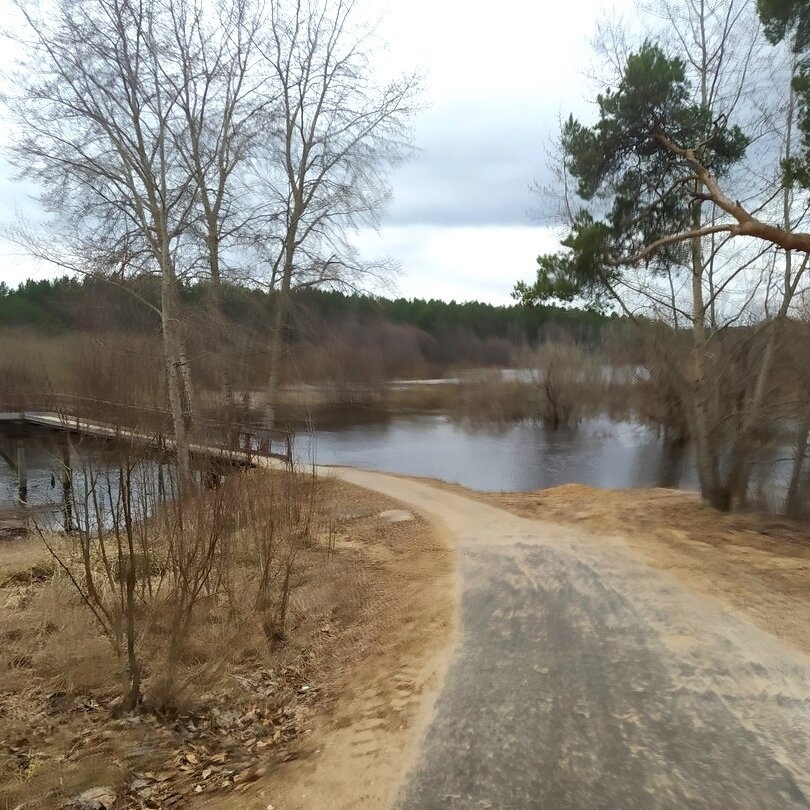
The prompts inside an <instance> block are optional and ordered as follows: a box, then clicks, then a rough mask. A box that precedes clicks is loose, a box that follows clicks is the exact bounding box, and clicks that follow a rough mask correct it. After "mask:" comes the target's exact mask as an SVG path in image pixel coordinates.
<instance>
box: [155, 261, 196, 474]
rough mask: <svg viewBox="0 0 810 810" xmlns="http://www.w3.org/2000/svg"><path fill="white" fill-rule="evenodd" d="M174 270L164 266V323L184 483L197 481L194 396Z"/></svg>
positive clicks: (164, 345) (162, 285)
mask: <svg viewBox="0 0 810 810" xmlns="http://www.w3.org/2000/svg"><path fill="white" fill-rule="evenodd" d="M174 294H175V291H174V274H173V273H171V271H170V270H169V268H168V267H164V268H163V273H162V277H161V307H160V313H161V327H162V330H163V357H164V360H165V363H166V380H167V384H168V389H169V408H170V410H171V414H172V426H173V428H174V443H175V451H176V453H177V467H178V470H179V472H180V480H181V482H182V484H183V485H188V484H191V483H192V482H193V477H192V474H191V457H190V453H189V442H188V428H187V420H186V407H184V404H183V403H184V398H185V397H188V396H190V393H191V392H190V391H189V390H188V389H185V397H184V376H187V374H188V370H187V369H186V370H185V372H184V371H183V368H184V366H185V365H186V364H185V362H184V361H185V353H184V352H183V351H182V342H181V340H180V335H179V332H178V328H177V318H176V316H175V308H176V307H175V301H174Z"/></svg>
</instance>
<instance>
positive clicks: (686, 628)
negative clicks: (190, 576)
mask: <svg viewBox="0 0 810 810" xmlns="http://www.w3.org/2000/svg"><path fill="white" fill-rule="evenodd" d="M332 472H333V473H334V474H336V475H338V476H339V477H341V478H343V479H345V480H347V481H349V482H351V483H354V484H357V485H359V486H362V487H366V488H368V489H371V490H376V491H378V492H381V493H383V494H385V495H389V496H391V497H393V498H396V499H398V500H400V501H402V502H404V503H405V504H408V505H409V506H410V507H411V508H413V509H414V510H417V511H419V512H420V513H421V514H423V515H425V516H427V517H428V518H429V519H431V520H433V521H436V522H437V523H439V524H440V525H442V526H443V527H444V529H445V530H446V531H447V532H448V533H449V534H450V536H452V537H453V538H454V539H455V541H456V543H457V546H458V553H459V569H460V575H461V616H460V630H459V641H458V647H457V649H456V652H455V655H454V657H453V659H452V661H451V663H450V665H449V669H448V671H447V675H446V678H445V680H444V684H443V686H442V688H441V692H440V694H439V697H438V700H437V702H436V705H435V710H434V713H433V716H432V719H431V720H430V722H429V724H428V725H427V732H426V734H425V737H424V739H423V741H422V743H421V747H420V748H419V753H418V754H417V757H416V761H415V763H414V764H413V766H412V767H411V768H410V770H409V771H408V773H407V775H406V777H405V780H404V783H403V786H402V789H401V791H400V793H399V798H398V800H397V803H396V806H397V807H398V808H402V809H407V810H411V808H413V809H414V810H416V809H417V808H418V809H419V810H431V809H432V808H443V809H445V808H451V809H452V808H465V810H467V809H470V810H472V809H474V808H502V809H505V808H555V809H556V810H563V809H564V808H642V809H645V810H646V808H673V809H674V808H718V810H719V809H720V808H724V809H725V808H751V810H754V808H756V809H757V810H763V809H764V808H792V807H810V747H809V746H810V659H808V658H807V657H806V656H804V655H803V654H802V653H801V652H799V651H798V650H795V649H793V648H791V647H789V646H787V645H786V644H785V643H784V642H781V641H779V640H777V639H775V638H774V637H773V636H771V635H769V634H767V633H765V632H763V631H762V630H760V629H758V628H756V627H755V626H754V625H752V624H750V623H749V622H748V621H747V620H745V619H744V618H742V617H740V616H738V615H736V614H734V613H732V612H730V611H729V610H728V609H727V608H726V607H724V606H723V605H721V604H720V603H719V602H716V601H714V600H712V599H709V598H706V597H704V596H701V595H700V594H698V593H697V592H695V591H692V590H689V589H688V588H686V587H685V586H684V585H682V584H681V583H679V582H678V581H676V580H675V579H673V578H672V577H670V576H669V575H668V574H666V573H665V572H661V571H658V570H656V569H654V568H652V567H651V566H649V565H647V564H646V563H645V562H644V561H643V560H642V559H641V558H640V557H639V556H637V555H634V554H633V552H632V550H631V549H630V548H629V547H628V546H627V545H626V544H625V543H624V542H623V541H621V540H620V539H615V540H611V539H606V538H604V537H594V536H590V535H588V534H586V533H584V532H582V531H579V530H575V529H566V528H561V527H559V526H555V525H553V524H547V523H543V522H541V521H537V520H528V519H525V518H521V517H517V516H515V515H512V514H509V513H507V512H504V511H502V510H500V509H497V508H494V507H492V506H489V505H486V504H483V503H480V502H476V501H473V500H470V499H468V498H465V497H462V496H460V495H456V494H453V493H450V492H447V491H443V490H441V489H437V488H436V487H433V486H430V485H429V484H426V483H422V482H417V481H412V480H407V479H402V478H396V477H391V476H385V475H381V474H377V473H369V472H362V471H358V470H349V469H345V470H339V471H338V470H334V471H332Z"/></svg>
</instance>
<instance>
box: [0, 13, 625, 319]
mask: <svg viewBox="0 0 810 810" xmlns="http://www.w3.org/2000/svg"><path fill="white" fill-rule="evenodd" d="M7 2H8V0H0V8H2V6H3V5H5V4H6V3H7ZM605 5H606V4H605V2H600V0H568V2H566V3H559V4H558V3H555V4H545V3H529V2H526V0H499V2H498V3H494V4H486V6H484V4H474V3H470V2H469V0H467V2H460V0H390V2H389V3H388V12H387V15H386V17H385V19H384V22H383V24H382V30H381V33H382V35H383V36H384V38H385V39H387V40H388V42H389V50H388V52H387V54H386V55H385V60H386V62H388V63H389V64H387V65H386V67H387V68H388V69H396V68H397V67H401V68H402V69H403V70H412V69H414V68H417V69H420V70H421V71H422V72H423V73H424V75H425V79H426V82H425V85H426V87H425V94H424V103H425V109H424V111H423V112H421V113H420V114H419V115H418V116H417V118H416V119H415V121H414V136H415V138H414V140H415V145H416V147H417V149H418V151H417V153H416V155H415V156H414V157H413V158H412V159H411V160H410V161H409V162H408V163H406V164H405V165H403V166H402V167H401V168H399V169H398V170H397V171H396V172H395V173H394V174H393V175H392V178H391V180H392V185H393V192H394V198H393V201H392V205H391V207H390V210H389V211H388V214H387V216H386V217H385V219H384V222H383V227H382V228H381V230H380V232H379V233H376V232H372V231H369V232H362V233H360V234H358V238H357V244H358V246H359V247H360V249H361V252H362V253H363V254H364V255H366V256H368V257H369V258H373V257H378V256H389V257H391V258H392V259H394V260H395V261H396V262H398V263H399V265H400V267H401V274H400V275H399V277H398V278H397V279H395V281H394V289H393V292H395V293H396V294H400V295H404V296H406V297H422V298H431V297H435V298H443V299H446V300H450V299H455V300H457V301H464V300H474V299H477V300H482V301H490V302H493V303H508V302H509V300H510V298H509V293H510V291H511V289H512V287H513V286H514V283H515V281H516V280H517V279H519V278H525V279H529V278H531V277H532V275H533V269H534V263H535V262H534V260H535V257H536V256H537V254H538V253H541V252H543V251H547V250H552V249H554V247H555V246H556V244H557V243H556V239H555V235H556V231H555V230H554V229H553V228H552V227H550V224H549V221H548V220H545V221H543V220H538V219H537V217H536V216H534V215H533V214H532V211H533V209H538V208H540V209H542V208H543V201H542V200H540V199H539V198H538V196H537V195H536V194H534V193H532V192H531V191H530V186H532V184H533V183H534V182H535V181H538V182H540V183H541V184H542V183H545V182H547V180H548V169H547V168H546V163H547V155H546V150H547V147H548V143H549V140H550V138H551V137H553V135H554V133H555V131H556V128H557V121H558V118H559V116H560V115H561V114H563V115H566V116H567V115H568V113H569V112H574V113H578V114H585V115H587V99H588V98H589V97H590V96H591V95H592V94H593V93H592V89H591V88H590V86H589V83H588V82H587V81H586V79H585V78H584V74H583V69H584V67H585V66H586V65H587V63H588V62H589V61H590V58H591V56H590V54H591V52H590V45H589V41H590V38H591V36H592V34H593V31H594V24H595V20H596V17H597V16H598V14H599V13H600V10H602V9H604V8H605ZM624 5H627V3H624ZM618 6H619V8H621V6H622V2H619V3H618ZM610 7H611V8H616V7H617V3H615V2H614V3H611V4H610ZM547 208H549V209H550V208H553V206H547ZM32 210H33V207H32V204H31V202H30V200H29V198H28V197H27V196H26V193H25V190H24V189H23V188H21V187H20V186H19V185H18V184H16V183H15V182H14V181H13V179H12V172H11V170H10V169H9V168H8V166H7V164H6V163H5V162H4V161H3V162H0V218H2V219H3V220H4V221H5V223H8V222H10V221H12V220H13V219H14V217H15V214H16V212H17V211H23V212H26V213H28V214H30V213H32ZM0 262H1V263H2V264H0V266H1V267H2V278H3V280H4V281H6V282H7V283H9V284H16V283H17V282H18V281H20V280H22V279H24V278H25V277H27V276H30V275H38V276H42V275H44V274H47V273H48V270H47V269H46V268H37V266H36V265H34V264H32V263H31V261H30V260H28V259H26V258H25V257H24V256H20V255H18V254H17V251H16V250H15V248H13V247H12V246H10V245H8V244H7V243H0Z"/></svg>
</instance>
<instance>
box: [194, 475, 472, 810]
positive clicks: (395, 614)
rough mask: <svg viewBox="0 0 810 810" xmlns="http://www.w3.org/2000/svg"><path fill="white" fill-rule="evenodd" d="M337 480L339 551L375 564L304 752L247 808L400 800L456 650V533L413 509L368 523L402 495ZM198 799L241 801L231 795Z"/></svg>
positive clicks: (214, 803) (357, 585) (361, 582)
mask: <svg viewBox="0 0 810 810" xmlns="http://www.w3.org/2000/svg"><path fill="white" fill-rule="evenodd" d="M328 485H329V486H330V487H332V488H333V491H334V493H335V496H336V498H335V499H336V503H338V504H339V506H338V507H336V511H335V516H336V518H337V519H338V521H339V524H340V528H339V529H338V531H337V534H336V537H335V538H334V541H333V542H334V547H335V550H336V553H338V554H347V555H351V556H352V557H353V558H356V559H357V560H358V561H361V560H365V561H367V565H366V566H365V567H364V568H363V567H360V566H358V568H357V570H356V575H357V579H356V581H355V582H354V583H352V584H351V586H350V587H351V588H352V589H357V591H358V592H360V593H362V599H361V600H359V601H362V603H363V607H362V608H361V610H360V612H359V613H358V614H357V615H356V616H354V617H353V619H352V622H351V630H350V631H349V632H347V633H346V634H344V635H343V636H342V637H341V638H340V639H339V640H338V642H337V643H336V644H334V645H333V646H332V647H331V649H330V650H329V651H328V653H327V654H326V655H325V656H324V659H323V661H322V669H321V673H320V676H319V678H320V682H321V683H322V684H323V692H324V699H323V700H322V701H320V702H319V703H318V704H317V705H316V706H313V710H312V712H311V714H310V716H309V718H308V723H307V725H308V733H307V734H306V735H305V737H303V738H302V745H301V747H300V749H299V751H297V752H296V756H295V757H294V758H293V759H292V761H290V762H287V763H283V764H281V765H280V766H279V767H278V768H276V769H274V770H273V771H272V772H271V773H268V774H267V775H266V776H263V777H262V778H261V779H259V780H257V781H256V782H255V784H254V785H252V786H251V788H250V790H249V791H246V792H245V793H244V796H243V798H242V799H241V800H240V804H239V805H238V806H239V807H240V808H241V807H244V808H257V810H258V809H260V810H265V808H267V807H270V806H272V807H273V808H289V809H290V810H297V809H299V808H300V810H304V808H306V809H307V810H320V809H321V808H323V810H326V808H329V809H330V810H332V809H334V810H344V809H345V810H348V808H360V807H362V808H369V809H370V810H375V808H380V810H381V809H382V808H387V807H390V806H391V804H392V802H393V799H394V796H395V795H396V793H397V791H398V789H399V785H400V784H401V782H402V780H403V779H404V776H405V774H406V772H407V770H408V767H409V765H410V764H411V762H412V760H413V758H414V757H415V756H416V753H417V750H418V747H419V743H420V741H421V738H422V736H423V734H424V732H425V730H426V728H427V725H428V722H429V720H430V718H431V716H432V708H433V705H434V703H435V700H436V697H437V695H438V691H439V687H440V686H441V683H442V679H443V677H444V673H445V671H446V669H447V666H448V663H449V660H450V657H451V655H452V650H453V647H454V640H455V604H456V599H457V593H456V591H457V582H456V577H455V564H454V552H453V550H452V548H451V544H450V540H449V538H447V537H444V536H442V535H441V533H440V532H438V531H437V530H436V529H434V528H433V527H432V526H430V525H429V524H428V523H427V522H426V521H425V520H424V518H421V517H419V516H417V515H413V514H410V515H409V516H410V518H411V519H407V520H401V521H397V522H392V523H389V522H387V521H385V520H378V521H377V522H376V523H375V526H374V529H373V531H371V532H368V531H366V532H359V531H358V530H357V526H356V523H357V521H358V520H363V519H364V517H365V516H366V515H367V514H368V513H369V512H371V513H374V514H377V513H379V512H385V511H389V510H392V509H393V510H396V509H397V508H398V507H401V504H398V503H397V502H396V501H391V500H390V499H388V498H383V497H382V496H379V495H377V494H375V493H372V492H370V491H368V490H362V489H359V488H357V487H353V486H351V485H349V484H346V483H343V482H340V481H337V480H329V481H328ZM394 517H397V516H396V515H395V516H394ZM402 517H404V516H402ZM353 524H354V525H353ZM352 601H356V600H352ZM199 804H200V806H203V807H206V808H222V809H223V810H224V808H233V807H235V806H236V805H234V803H233V797H232V796H226V795H222V796H218V797H216V798H214V799H213V800H210V801H201V802H200V803H199Z"/></svg>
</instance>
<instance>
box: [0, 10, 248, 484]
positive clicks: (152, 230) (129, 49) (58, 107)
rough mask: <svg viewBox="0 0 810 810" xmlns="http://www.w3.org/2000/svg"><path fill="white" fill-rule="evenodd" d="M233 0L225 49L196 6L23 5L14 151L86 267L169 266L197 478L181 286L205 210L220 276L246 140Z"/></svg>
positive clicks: (185, 427) (172, 357) (175, 349)
mask: <svg viewBox="0 0 810 810" xmlns="http://www.w3.org/2000/svg"><path fill="white" fill-rule="evenodd" d="M234 3H235V5H234V6H232V7H230V8H229V9H228V10H227V13H226V14H225V19H226V20H227V21H228V24H229V27H227V28H225V29H224V30H223V32H222V34H221V37H220V40H219V47H218V48H215V47H214V46H212V44H211V40H209V39H207V38H206V34H207V33H209V32H208V31H206V30H205V28H204V20H203V15H202V10H201V6H200V5H199V4H197V3H196V2H191V1H189V2H185V0H176V2H171V0H141V1H140V2H132V0H90V1H89V2H77V0H53V2H48V3H42V4H38V5H36V6H32V4H31V3H29V2H27V1H26V0H15V4H16V6H17V8H18V9H19V11H20V13H21V15H22V18H23V19H24V21H25V23H26V24H27V31H28V41H27V42H26V56H25V58H24V62H23V64H22V65H21V69H20V72H19V76H18V81H17V88H18V91H19V92H17V93H16V94H13V95H12V96H11V98H10V99H9V102H10V107H11V109H12V111H13V112H14V114H15V116H16V121H17V124H18V133H19V134H18V135H17V137H16V139H15V141H14V143H13V146H12V155H13V158H14V160H15V163H16V165H17V166H18V167H19V169H20V171H21V173H22V174H23V175H26V176H28V177H30V178H31V179H32V180H34V181H35V182H36V184H37V185H38V186H39V188H41V189H42V194H41V200H42V203H43V205H44V207H45V209H46V211H47V212H48V213H50V214H51V215H52V222H51V223H50V224H49V232H50V238H51V239H56V240H58V238H59V235H60V234H61V235H62V236H63V237H64V239H63V242H62V248H63V250H69V251H70V252H72V253H73V257H74V258H73V259H72V262H73V264H74V265H75V266H78V265H79V264H81V263H84V264H85V267H86V268H89V270H90V271H91V272H101V273H104V274H106V275H108V276H113V277H114V276H116V275H118V276H121V275H125V274H127V273H137V272H150V273H151V272H155V273H157V274H158V275H159V277H160V280H161V284H160V290H161V296H160V304H159V306H157V309H158V310H159V314H160V318H161V329H162V335H163V346H164V355H165V364H166V376H167V388H168V396H169V404H170V408H171V413H172V422H173V430H174V439H175V442H176V447H177V456H178V464H179V467H180V470H181V475H182V478H183V479H184V480H186V481H191V468H190V459H189V431H190V427H191V420H192V402H193V395H192V386H191V373H190V367H189V358H188V357H187V354H186V350H185V343H184V338H183V331H182V324H181V319H180V311H179V306H178V285H179V283H180V282H181V280H182V278H183V276H184V274H185V273H187V272H193V271H194V269H195V266H196V263H197V261H198V258H197V251H196V248H195V234H194V227H195V226H196V225H197V224H198V222H199V219H200V217H199V212H200V209H202V211H203V213H204V217H203V223H204V226H205V233H206V241H205V244H206V248H207V250H208V258H209V263H210V272H211V276H212V278H213V277H216V279H217V280H218V279H219V269H218V250H217V249H218V243H219V239H220V238H221V235H222V231H223V226H222V222H223V221H224V220H225V212H224V211H223V206H224V200H225V187H226V184H227V181H228V179H229V177H230V173H231V169H232V163H236V157H237V156H238V149H239V147H238V146H236V145H235V144H236V136H235V135H234V134H233V133H234V130H235V129H238V125H239V123H240V121H239V120H238V119H237V118H236V112H235V110H236V109H237V103H238V101H240V100H241V99H242V97H243V93H242V85H241V83H240V82H241V81H242V77H243V76H244V73H245V70H246V65H247V59H248V58H249V57H248V55H246V53H245V52H244V50H243V49H242V47H241V45H242V42H243V39H242V37H243V33H244V30H247V31H248V33H250V32H252V30H253V28H252V26H253V22H252V20H251V21H250V22H247V21H246V18H247V12H246V11H245V9H246V8H247V4H246V3H240V2H238V0H234ZM212 52H213V53H212ZM211 118H215V119H216V121H217V123H216V124H215V125H213V126H212V125H211ZM217 133H219V137H217ZM192 136H193V137H192ZM189 144H190V147H189V146H188V145H189ZM181 145H183V146H185V147H186V148H181ZM212 171H213V174H214V176H215V181H214V182H213V183H212V182H211V173H212ZM212 186H213V188H212ZM212 239H213V243H212ZM41 244H42V242H41V241H40V245H41ZM41 253H42V254H43V255H45V256H46V257H47V256H48V255H49V254H50V255H53V253H54V252H53V251H47V250H43V251H41Z"/></svg>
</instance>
